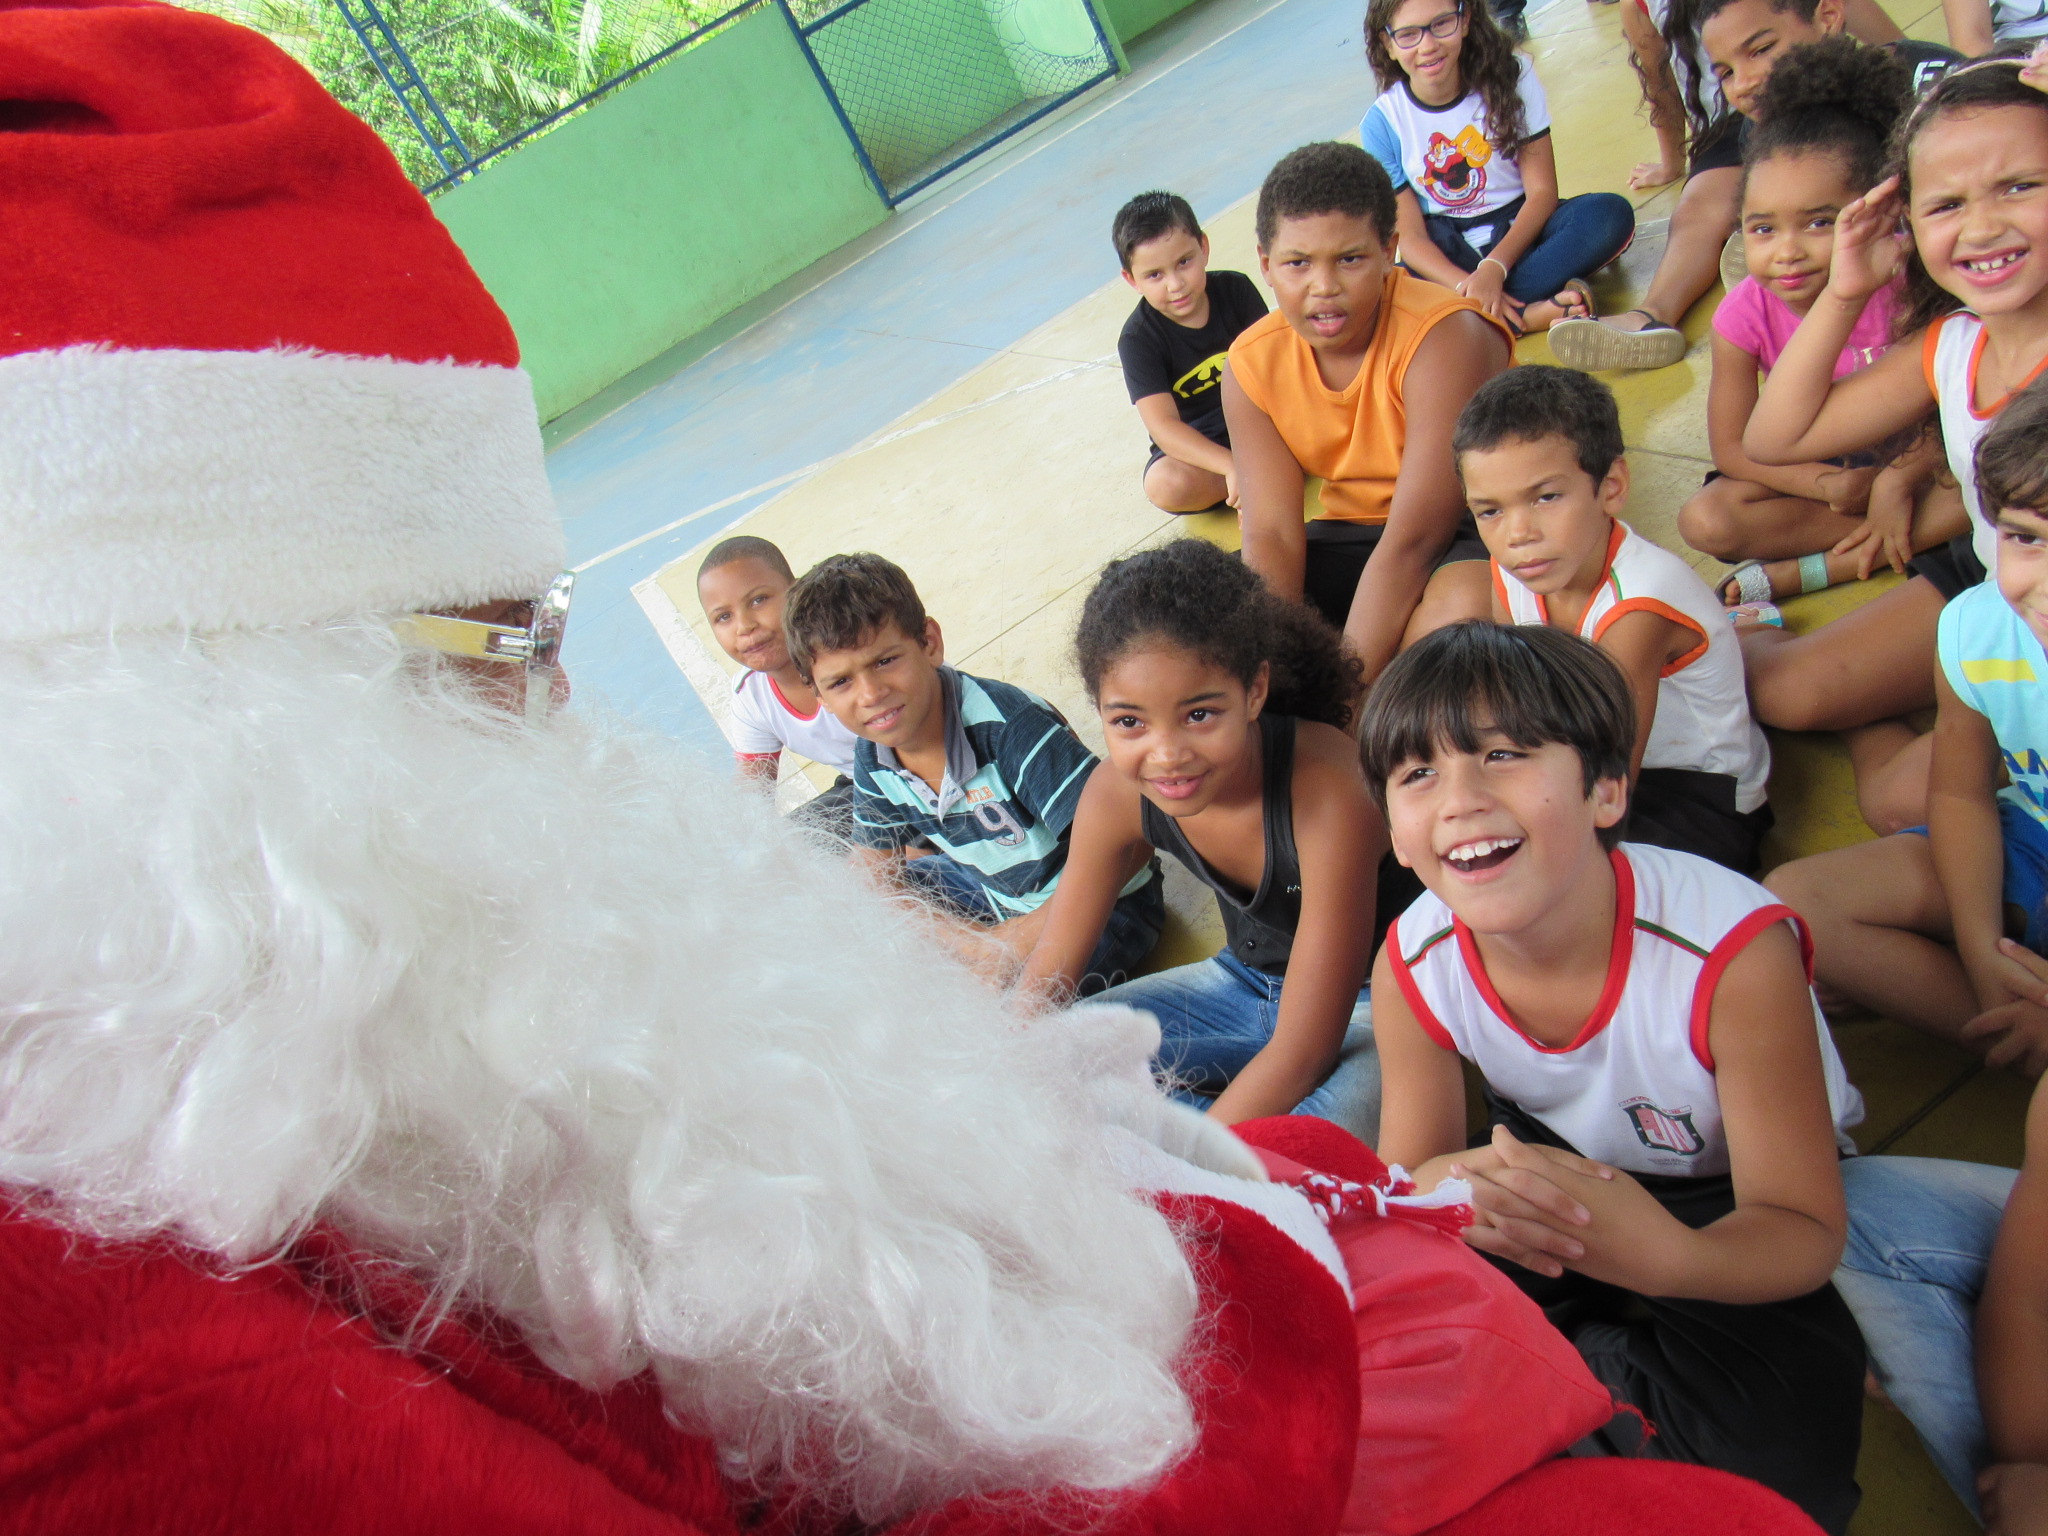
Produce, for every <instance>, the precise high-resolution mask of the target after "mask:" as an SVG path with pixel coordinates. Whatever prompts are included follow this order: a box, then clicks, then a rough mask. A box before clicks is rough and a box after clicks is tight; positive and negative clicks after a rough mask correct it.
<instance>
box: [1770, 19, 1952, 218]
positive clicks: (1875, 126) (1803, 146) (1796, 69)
mask: <svg viewBox="0 0 2048 1536" xmlns="http://www.w3.org/2000/svg"><path fill="white" fill-rule="evenodd" d="M1912 105H1913V86H1912V81H1911V78H1910V77H1909V76H1908V74H1907V72H1906V67H1905V65H1903V64H1901V63H1899V62H1898V60H1896V59H1894V58H1893V57H1892V56H1891V55H1890V54H1889V53H1886V52H1885V51H1884V50H1883V49H1881V48H1866V47H1864V46H1863V45H1862V44H1861V43H1859V42H1857V41H1856V40H1855V39H1854V38H1851V37H1829V38H1823V39H1822V40H1821V41H1819V42H1817V43H1805V44H1802V45H1801V46H1799V47H1797V48H1793V49H1791V50H1789V51H1788V52H1787V53H1786V54H1785V56H1784V58H1782V59H1780V60H1779V61H1778V63H1777V64H1776V65H1774V66H1773V67H1772V69H1771V73H1770V77H1769V78H1768V79H1767V80H1765V82H1764V87H1763V90H1762V91H1761V92H1760V93H1759V94H1758V96H1757V102H1756V114H1755V118H1756V131H1755V132H1754V133H1752V134H1751V135H1750V138H1749V143H1748V145H1747V146H1746V147H1745V148H1744V151H1743V156H1742V165H1743V170H1744V171H1745V173H1746V172H1748V171H1749V170H1751V169H1754V168H1755V167H1756V166H1759V165H1761V164H1763V163H1764V161H1766V160H1768V159H1770V158H1771V157H1772V156H1774V155H1802V154H1829V155H1835V156H1838V157H1839V158H1840V159H1841V162H1842V169H1843V176H1844V179H1845V180H1846V181H1847V182H1848V184H1849V185H1850V186H1851V187H1853V188H1855V189H1856V190H1857V191H1859V192H1861V191H1865V190H1867V189H1868V188H1870V187H1873V186H1875V185H1876V184H1877V183H1878V181H1879V180H1880V179H1881V178H1882V177H1883V175H1884V165H1885V152H1886V147H1887V145H1888V144H1889V143H1890V141H1891V136H1892V132H1893V130H1895V129H1896V128H1897V127H1898V126H1899V122H1900V120H1901V119H1902V118H1904V117H1905V115H1906V113H1907V111H1908V110H1909V109H1910V108H1911V107H1912Z"/></svg>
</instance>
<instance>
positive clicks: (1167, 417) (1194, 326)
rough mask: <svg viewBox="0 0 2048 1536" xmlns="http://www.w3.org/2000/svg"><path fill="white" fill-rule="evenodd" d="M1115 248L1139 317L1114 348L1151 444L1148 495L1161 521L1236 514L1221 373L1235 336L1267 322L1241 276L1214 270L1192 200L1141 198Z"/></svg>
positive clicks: (1127, 213) (1122, 216)
mask: <svg viewBox="0 0 2048 1536" xmlns="http://www.w3.org/2000/svg"><path fill="white" fill-rule="evenodd" d="M1110 238H1111V240H1112V241H1114V243H1115V245H1116V254H1117V259H1118V260H1119V261H1120V262H1122V263H1123V273H1124V281H1125V282H1127V283H1129V284H1130V285H1131V286H1132V287H1133V288H1135V289H1137V290H1138V294H1139V302H1138V307H1137V308H1136V309H1135V310H1133V311H1132V312H1131V318H1130V319H1128V320H1126V321H1125V322H1124V329H1123V334H1122V335H1121V336H1120V337H1118V338H1117V344H1116V350H1117V356H1118V357H1119V358H1120V359H1122V361H1123V365H1124V383H1125V385H1126V386H1127V387H1128V388H1129V389H1130V392H1131V403H1132V404H1134V405H1136V406H1137V408H1138V416H1139V419H1140V420H1142V421H1143V422H1144V423H1145V430H1146V431H1147V432H1149V433H1150V434H1151V436H1152V457H1151V458H1150V459H1148V460H1147V461H1146V463H1145V494H1146V495H1147V496H1148V497H1150V498H1151V501H1152V504H1153V505H1154V506H1155V507H1158V508H1159V509H1160V510H1161V511H1162V512H1203V511H1206V510H1208V509H1209V508H1210V507H1215V506H1221V505H1223V504H1225V503H1228V504H1229V505H1231V506H1236V505H1237V479H1236V476H1235V475H1234V474H1233V473H1232V472H1231V467H1230V433H1229V431H1228V429H1227V428H1226V427H1225V426H1224V424H1223V365H1224V362H1225V361H1226V360H1227V358H1228V356H1229V353H1230V344H1231V343H1232V342H1233V341H1235V340H1236V339H1237V336H1238V333H1239V332H1240V331H1242V330H1243V329H1244V328H1245V327H1246V326H1248V325H1250V324H1251V323H1252V322H1253V321H1254V320H1256V319H1258V318H1259V317H1260V316H1261V315H1263V314H1265V312H1266V301H1265V298H1264V297H1263V296H1262V295H1261V294H1260V292H1259V289H1258V285H1257V284H1255V283H1254V282H1253V281H1252V280H1251V279H1250V278H1248V277H1246V276H1245V275H1244V274H1243V273H1242V272H1211V271H1210V270H1209V237H1208V236H1207V235H1205V234H1203V233H1202V227H1201V225H1199V224H1197V223H1196V222H1195V211H1194V209H1192V208H1190V207H1189V206H1188V204H1187V202H1186V200H1185V199H1183V198H1179V197H1176V196H1174V195H1173V194H1172V193H1170V192H1144V193H1140V194H1139V195H1138V196H1137V197H1134V198H1132V199H1131V200H1130V201H1129V202H1128V203H1126V204H1124V206H1123V207H1122V209H1120V210H1119V211H1118V213H1117V216H1116V222H1115V224H1114V225H1112V226H1111V230H1110Z"/></svg>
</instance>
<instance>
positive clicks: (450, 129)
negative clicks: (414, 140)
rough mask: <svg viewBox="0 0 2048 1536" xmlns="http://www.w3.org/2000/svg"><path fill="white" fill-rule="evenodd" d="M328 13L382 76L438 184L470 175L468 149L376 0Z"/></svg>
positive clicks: (339, 5) (354, 0) (348, 1)
mask: <svg viewBox="0 0 2048 1536" xmlns="http://www.w3.org/2000/svg"><path fill="white" fill-rule="evenodd" d="M334 8H335V9H336V10H338V11H340V12H341V19H342V20H343V21H345V22H347V23H348V29H349V30H350V31H351V32H353V33H355V35H356V41H357V42H359V43H361V44H362V45H363V52H364V53H366V54H368V55H369V57H370V63H371V64H372V65H374V66H375V67H376V70H377V73H378V74H379V75H380V76H382V77H383V80H384V83H385V85H387V86H389V87H390V89H391V94H392V95H393V96H394V97H396V98H397V101H398V105H399V108H400V109H401V110H402V111H403V112H404V113H405V115H406V117H407V118H409V119H410V120H411V122H412V125H413V127H414V128H416V129H417V130H418V131H419V136H420V139H421V140H422V142H424V143H425V144H426V146H427V152H428V153H429V154H431V155H432V156H433V157H434V159H435V161H436V162H437V163H438V164H439V165H440V167H441V171H442V183H443V184H445V183H446V182H448V181H452V180H455V179H456V178H458V177H460V176H461V175H463V174H464V173H465V172H466V171H469V170H471V169H472V168H473V162H472V160H471V158H470V153H469V148H468V146H467V145H465V144H464V143H463V142H462V137H461V135H460V134H458V133H456V131H455V128H454V125H453V124H451V123H450V122H449V121H448V114H447V113H445V112H443V111H442V110H441V103H440V102H438V101H436V100H435V99H434V93H433V92H432V91H430V90H428V89H427V82H426V81H424V80H422V79H421V78H420V72H419V70H418V69H417V68H416V67H415V66H414V64H413V62H412V55H411V54H409V53H407V52H406V51H405V45H404V44H403V43H401V42H399V40H398V34H397V33H396V32H394V31H392V30H391V23H390V22H389V21H387V20H385V18H384V13H383V11H381V10H379V9H378V7H377V0H334Z"/></svg>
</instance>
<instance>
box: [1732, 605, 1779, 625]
mask: <svg viewBox="0 0 2048 1536" xmlns="http://www.w3.org/2000/svg"><path fill="white" fill-rule="evenodd" d="M1728 622H1729V623H1730V624H1733V625H1734V626H1735V627H1736V628H1737V629H1741V628H1743V627H1744V626H1748V627H1749V628H1752V629H1761V628H1764V627H1765V626H1768V627H1770V628H1772V629H1783V628H1784V627H1785V615H1784V614H1783V613H1781V612H1780V611H1779V609H1778V605H1777V604H1776V603H1743V604H1741V605H1740V606H1739V607H1735V608H1730V609H1729V610H1728Z"/></svg>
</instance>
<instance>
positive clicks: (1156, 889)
mask: <svg viewBox="0 0 2048 1536" xmlns="http://www.w3.org/2000/svg"><path fill="white" fill-rule="evenodd" d="M901 879H902V881H903V883H904V884H905V885H906V886H908V887H909V888H910V889H911V890H913V891H915V892H917V894H918V895H920V896H922V897H924V898H925V899H926V900H927V901H929V902H930V903H931V904H932V905H933V906H935V907H937V908H939V910H941V911H942V912H945V913H947V914H948V915H949V916H952V917H958V918H962V919H964V920H966V921H967V922H970V923H998V922H1001V921H1002V920H1003V919H1004V918H1005V917H1007V916H1009V915H1011V914H1008V913H1004V912H1001V911H999V910H998V909H997V907H996V904H995V903H994V902H992V901H990V900H989V895H988V882H987V881H986V880H985V879H984V878H983V877H982V875H981V872H980V871H979V870H976V869H974V868H973V867H972V866H970V865H966V864H962V863H961V862H960V861H959V860H958V859H956V858H954V857H953V856H952V855H951V854H946V853H928V854H926V855H925V856H924V857H923V858H921V859H909V860H906V861H905V862H904V864H903V867H902V871H901ZM1048 899H1050V898H1048ZM1165 924H1166V881H1165V878H1164V877H1163V876H1162V875H1161V874H1160V872H1159V861H1158V860H1157V859H1154V860H1153V861H1152V878H1151V879H1150V880H1147V881H1146V882H1145V883H1144V884H1143V885H1141V886H1139V887H1138V889H1136V890H1135V891H1132V892H1131V893H1130V894H1129V895H1128V896H1119V897H1118V898H1117V903H1116V905H1115V906H1113V907H1111V908H1110V909H1109V921H1108V922H1107V923H1104V924H1103V925H1102V938H1101V940H1100V941H1099V942H1098V943H1097V944H1096V946H1095V953H1094V954H1092V955H1090V956H1089V957H1088V969H1087V971H1086V972H1085V973H1083V975H1082V977H1081V985H1080V986H1079V987H1078V988H1077V989H1076V990H1077V991H1078V992H1079V993H1080V995H1081V996H1082V997H1092V996H1094V995H1095V994H1096V993H1097V992H1100V991H1101V990H1102V989H1103V988H1104V987H1111V986H1115V985H1116V984H1117V983H1118V982H1119V981H1122V980H1123V979H1124V978H1125V977H1126V976H1129V975H1130V974H1131V973H1132V972H1133V971H1135V970H1137V968H1138V967H1139V966H1141V965H1143V964H1144V963H1145V957H1146V956H1147V955H1149V954H1151V953H1152V950H1153V947H1154V946H1155V945H1157V944H1158V942H1159V930H1160V929H1161V928H1162V927H1164V926H1165Z"/></svg>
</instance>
